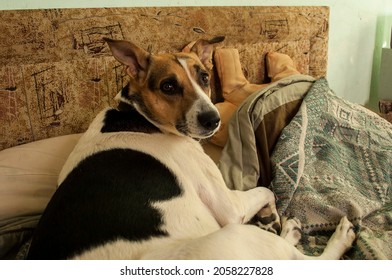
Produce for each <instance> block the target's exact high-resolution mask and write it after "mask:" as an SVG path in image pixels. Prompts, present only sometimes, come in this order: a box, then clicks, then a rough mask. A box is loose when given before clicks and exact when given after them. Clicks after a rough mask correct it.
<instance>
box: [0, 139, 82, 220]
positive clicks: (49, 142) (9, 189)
mask: <svg viewBox="0 0 392 280" xmlns="http://www.w3.org/2000/svg"><path fill="white" fill-rule="evenodd" d="M79 138H80V134H73V135H67V136H60V137H55V138H50V139H45V140H40V141H36V142H32V143H28V144H24V145H20V146H16V147H13V148H9V149H5V150H3V151H0V225H1V224H2V222H4V221H5V220H7V219H12V218H15V217H19V216H27V215H34V214H40V213H42V212H43V210H44V209H45V207H46V205H47V203H48V202H49V199H50V198H51V197H52V195H53V193H54V191H55V189H56V186H57V177H58V175H59V173H60V171H61V168H62V167H63V165H64V163H65V160H66V159H67V157H68V155H69V154H70V152H71V151H72V150H73V148H74V146H75V145H76V143H77V141H78V140H79Z"/></svg>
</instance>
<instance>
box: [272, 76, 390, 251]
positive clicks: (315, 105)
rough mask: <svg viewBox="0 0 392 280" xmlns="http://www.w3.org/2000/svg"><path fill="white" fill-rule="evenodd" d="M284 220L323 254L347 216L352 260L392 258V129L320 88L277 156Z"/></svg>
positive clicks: (275, 186)
mask: <svg viewBox="0 0 392 280" xmlns="http://www.w3.org/2000/svg"><path fill="white" fill-rule="evenodd" d="M271 161H272V166H273V178H274V179H273V181H272V183H271V185H270V188H271V189H272V190H273V191H274V192H275V194H276V195H277V197H278V202H277V205H278V209H279V211H280V214H282V215H286V216H295V217H297V218H298V219H299V220H300V221H301V222H302V225H303V238H302V240H301V244H300V247H299V248H300V249H301V250H302V251H304V252H306V253H308V254H311V255H316V254H319V253H320V252H321V251H322V250H323V249H324V247H325V244H326V242H327V240H328V238H329V237H330V235H331V233H332V231H333V230H334V229H335V227H336V225H337V224H338V221H339V220H340V218H341V217H342V216H343V215H347V217H348V218H349V220H351V221H352V222H353V224H354V226H355V231H356V233H357V234H358V239H357V240H356V242H355V243H354V247H353V248H352V249H351V250H350V251H349V252H347V254H346V255H345V258H348V259H392V182H391V181H392V172H391V167H392V125H391V124H390V123H389V122H387V121H385V120H384V119H382V118H380V117H379V116H378V115H376V114H373V113H372V112H370V111H368V110H367V109H365V108H363V107H361V106H359V105H355V104H352V103H349V102H347V101H345V100H343V99H341V98H339V97H337V96H336V95H335V94H334V93H333V92H332V91H331V90H330V88H329V86H328V84H327V81H326V80H325V79H320V80H318V81H316V82H315V83H314V85H313V86H312V88H311V89H310V90H309V92H308V93H307V95H306V97H305V98H304V100H303V102H302V105H301V107H300V109H299V111H298V113H297V115H296V116H295V117H294V118H293V119H292V121H291V122H290V124H289V125H288V126H286V127H285V129H284V130H283V131H282V134H281V136H280V139H279V140H278V143H277V145H276V147H275V149H274V152H273V154H272V157H271Z"/></svg>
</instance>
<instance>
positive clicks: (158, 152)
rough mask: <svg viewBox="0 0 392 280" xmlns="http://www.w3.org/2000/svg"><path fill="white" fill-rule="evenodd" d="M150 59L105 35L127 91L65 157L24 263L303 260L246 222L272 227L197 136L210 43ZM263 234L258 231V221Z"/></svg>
mask: <svg viewBox="0 0 392 280" xmlns="http://www.w3.org/2000/svg"><path fill="white" fill-rule="evenodd" d="M220 40H221V38H220V39H216V40H212V41H206V40H199V41H197V42H196V43H195V44H194V46H193V48H192V49H191V51H190V52H189V53H184V52H181V53H175V54H168V53H165V54H159V55H153V54H150V53H148V52H146V51H145V50H143V49H141V48H140V47H138V46H136V45H134V44H133V43H130V42H127V41H115V40H111V39H106V41H107V43H108V44H109V46H110V49H111V51H112V53H113V55H114V57H115V58H116V59H117V60H118V61H120V62H121V63H123V64H124V65H125V66H126V69H127V73H128V74H129V76H130V83H129V85H128V87H126V88H125V89H124V90H123V91H122V92H121V93H120V94H119V96H118V99H119V100H120V105H119V108H118V109H106V110H104V111H103V112H101V113H100V114H99V115H98V116H97V117H96V118H95V120H94V121H93V122H92V124H91V125H90V127H89V129H88V130H87V132H86V133H85V134H84V135H83V136H82V138H81V139H80V141H79V143H78V144H77V146H76V147H75V149H74V151H73V152H72V153H71V155H70V156H69V158H68V160H67V162H66V164H65V165H64V168H63V170H62V172H61V174H60V177H59V187H58V189H57V191H56V193H55V194H54V196H53V198H52V199H51V201H50V202H49V204H48V206H47V208H46V210H45V212H44V214H43V215H42V218H41V220H40V222H39V225H38V227H37V229H36V232H35V235H34V237H33V240H32V244H31V247H30V252H29V255H28V258H29V259H70V258H73V259H308V258H312V257H308V256H305V255H303V254H302V253H301V252H300V251H299V250H297V249H296V248H295V244H296V243H297V242H298V240H299V238H300V231H299V227H300V225H299V223H298V221H296V220H295V219H291V220H286V219H284V223H283V226H282V233H281V236H278V235H276V234H273V233H271V232H268V231H266V230H262V229H260V228H259V227H257V226H254V225H249V224H245V223H247V222H248V221H249V220H250V219H252V218H253V217H254V216H255V215H256V217H260V218H261V219H262V218H263V217H264V218H265V219H264V220H265V221H267V223H268V224H269V226H270V227H271V230H272V231H274V230H275V231H277V228H276V224H278V223H279V217H278V216H277V212H276V208H275V197H274V194H273V193H272V192H271V191H270V190H268V189H267V188H262V187H256V188H254V189H251V190H249V191H246V192H243V191H233V190H229V189H228V188H227V187H226V185H225V183H224V181H223V178H222V176H221V174H220V172H219V170H218V168H217V166H216V165H215V163H214V162H213V161H212V160H211V159H210V158H209V157H208V156H207V155H206V154H205V153H204V152H203V149H202V147H201V145H200V144H199V142H198V140H197V139H203V138H207V137H210V136H211V135H213V134H214V133H215V132H216V131H217V129H218V128H219V125H220V118H219V114H218V111H217V110H216V108H215V107H214V105H213V104H212V103H211V101H210V99H209V94H210V85H209V82H210V73H209V70H210V68H211V57H212V44H213V43H215V42H218V41H220ZM267 226H268V225H267ZM354 238H355V234H354V232H353V230H352V224H351V223H350V222H349V221H348V220H347V218H345V217H343V218H342V219H341V222H340V224H339V225H338V227H337V229H336V231H335V233H334V235H333V236H332V238H331V239H330V241H329V243H328V245H327V247H326V249H325V251H324V253H323V254H322V255H321V256H320V257H319V258H324V259H338V258H340V257H341V256H342V254H343V253H344V252H345V251H346V250H347V249H348V248H349V247H350V246H351V244H352V242H353V240H354Z"/></svg>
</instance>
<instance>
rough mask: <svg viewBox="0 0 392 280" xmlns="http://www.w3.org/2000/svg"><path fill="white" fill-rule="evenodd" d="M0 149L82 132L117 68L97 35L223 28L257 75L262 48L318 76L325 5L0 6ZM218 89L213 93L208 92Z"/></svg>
mask: <svg viewBox="0 0 392 280" xmlns="http://www.w3.org/2000/svg"><path fill="white" fill-rule="evenodd" d="M0 15H1V19H2V20H1V23H0V25H1V32H0V150H1V149H4V148H8V147H12V146H15V145H19V144H23V143H27V142H32V141H35V140H39V139H44V138H49V137H53V136H59V135H66V134H71V133H79V132H83V131H84V130H85V129H86V128H87V127H88V125H89V123H90V121H91V120H92V119H93V118H94V116H95V115H96V114H97V112H99V111H100V110H101V109H102V108H104V107H106V106H113V105H115V101H114V100H113V97H114V96H115V95H116V94H117V92H118V91H119V90H120V89H121V88H122V87H123V86H124V85H125V83H126V76H125V75H124V73H123V68H122V67H121V66H120V65H119V63H117V62H116V61H115V60H114V59H113V58H112V57H111V54H110V52H109V49H108V47H107V46H106V45H105V44H104V42H103V41H102V37H104V36H106V37H112V38H115V39H126V40H131V41H133V42H135V43H137V44H138V45H140V46H141V47H144V48H145V49H146V50H149V51H151V52H159V51H178V50H180V49H181V48H182V47H183V46H184V45H186V44H187V43H188V42H190V41H194V40H196V39H199V38H212V37H214V36H217V35H224V36H226V39H225V41H224V42H223V43H221V44H220V45H219V46H218V47H234V48H237V49H238V50H239V52H240V57H241V63H242V65H243V70H244V73H245V74H246V76H247V78H248V80H249V81H250V82H252V83H262V81H263V78H264V75H265V73H264V66H263V64H264V57H265V54H266V53H267V52H268V51H271V50H274V51H278V52H281V53H286V54H288V55H289V56H291V58H292V59H293V60H294V61H295V63H296V65H297V68H298V69H299V70H300V72H301V73H303V74H309V75H312V76H315V77H321V76H325V75H326V67H327V45H328V20H329V8H328V7H166V8H162V7H161V8H152V7H149V8H98V9H53V10H17V11H0ZM216 94H218V93H216Z"/></svg>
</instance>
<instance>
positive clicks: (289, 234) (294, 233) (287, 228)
mask: <svg viewBox="0 0 392 280" xmlns="http://www.w3.org/2000/svg"><path fill="white" fill-rule="evenodd" d="M281 221H282V232H281V233H280V237H282V238H284V239H286V241H287V242H289V243H290V244H291V245H293V246H296V245H297V244H298V242H299V241H300V240H301V222H300V221H299V220H298V219H297V218H293V219H289V218H287V217H282V219H281Z"/></svg>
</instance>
